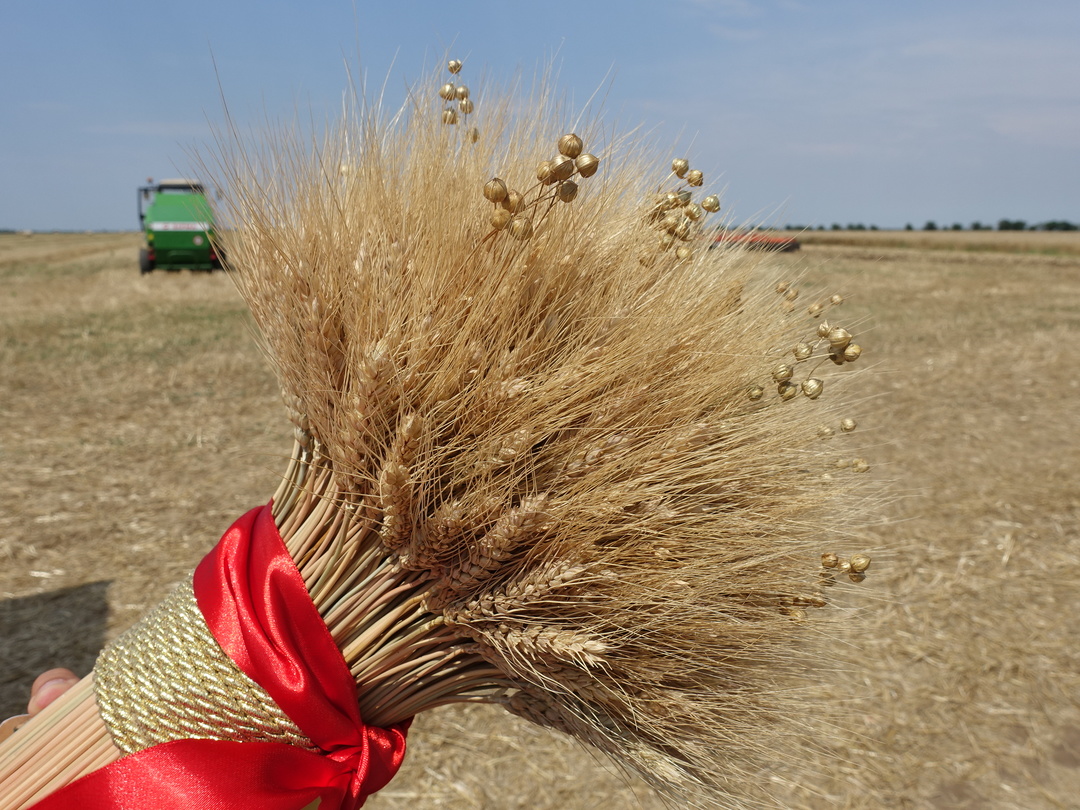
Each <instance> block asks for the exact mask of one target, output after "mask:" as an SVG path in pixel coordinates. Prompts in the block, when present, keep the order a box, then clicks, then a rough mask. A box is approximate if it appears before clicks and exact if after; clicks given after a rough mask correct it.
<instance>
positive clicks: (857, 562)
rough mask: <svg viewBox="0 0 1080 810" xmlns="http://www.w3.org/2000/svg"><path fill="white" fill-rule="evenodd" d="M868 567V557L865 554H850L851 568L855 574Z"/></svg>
mask: <svg viewBox="0 0 1080 810" xmlns="http://www.w3.org/2000/svg"><path fill="white" fill-rule="evenodd" d="M869 567H870V558H869V557H867V556H866V555H865V554H852V555H851V570H852V571H854V572H855V573H856V574H861V573H863V572H864V571H865V570H866V569H867V568H869Z"/></svg>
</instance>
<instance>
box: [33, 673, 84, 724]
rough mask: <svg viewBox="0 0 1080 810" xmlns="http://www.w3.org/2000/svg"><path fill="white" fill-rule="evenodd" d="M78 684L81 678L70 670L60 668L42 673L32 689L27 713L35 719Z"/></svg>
mask: <svg viewBox="0 0 1080 810" xmlns="http://www.w3.org/2000/svg"><path fill="white" fill-rule="evenodd" d="M78 682H79V676H78V675H76V674H75V673H74V672H72V671H71V670H70V669H63V668H58V669H50V670H47V671H45V672H42V673H41V674H40V675H38V676H37V678H35V679H34V684H33V686H31V687H30V702H29V703H28V704H27V706H26V713H27V714H29V715H30V716H31V717H33V716H34V715H35V714H37V713H38V712H40V711H41V710H42V709H44V708H45V707H46V706H48V705H49V704H50V703H52V702H53V701H54V700H56V699H57V698H58V697H60V695H62V694H64V692H66V691H67V690H68V689H70V688H71V687H73V686H74V685H75V684H77V683H78Z"/></svg>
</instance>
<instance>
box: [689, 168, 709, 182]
mask: <svg viewBox="0 0 1080 810" xmlns="http://www.w3.org/2000/svg"><path fill="white" fill-rule="evenodd" d="M686 182H687V183H689V184H690V185H692V186H700V185H701V184H702V183H704V182H705V175H703V174H702V173H701V172H700V171H698V170H697V169H691V170H690V171H688V172H687V173H686Z"/></svg>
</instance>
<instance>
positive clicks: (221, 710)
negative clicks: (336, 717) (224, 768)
mask: <svg viewBox="0 0 1080 810" xmlns="http://www.w3.org/2000/svg"><path fill="white" fill-rule="evenodd" d="M94 686H95V692H96V697H97V703H98V709H99V711H100V713H101V717H102V719H103V720H104V721H105V724H106V726H108V728H109V731H110V733H111V734H112V737H113V741H114V742H115V744H116V747H117V748H119V749H120V750H121V751H124V752H125V753H129V754H130V753H134V752H135V751H141V750H142V749H144V748H149V747H150V746H152V745H156V744H158V743H164V742H170V741H173V740H182V739H207V740H233V741H237V742H281V743H288V744H289V745H296V746H299V747H301V748H306V749H308V750H311V751H314V750H317V749H316V747H315V746H314V745H313V744H312V742H311V740H309V739H308V738H307V737H305V736H304V734H303V732H301V731H300V729H299V728H297V726H296V724H295V723H293V722H292V720H290V719H289V718H288V716H286V715H285V713H284V712H283V711H282V710H281V708H280V707H278V706H277V704H276V703H274V701H273V699H272V698H271V697H270V695H269V694H267V693H266V691H265V690H263V689H262V688H261V687H260V686H259V685H258V684H256V683H255V682H254V681H252V680H251V679H250V678H249V677H248V676H247V675H245V674H244V673H243V672H241V671H240V670H239V669H238V668H237V666H236V665H235V664H234V663H233V662H232V661H231V660H230V659H229V657H228V655H226V654H225V652H224V651H223V650H222V649H221V647H220V646H218V643H217V642H216V641H215V640H214V637H213V635H211V633H210V630H209V628H207V626H206V622H205V620H204V619H203V616H202V613H200V612H199V607H198V603H197V602H196V600H195V593H194V591H193V590H192V584H191V578H190V577H189V578H188V580H187V581H186V582H184V583H183V584H182V585H180V586H179V587H178V588H177V589H176V590H175V591H173V592H172V594H170V595H169V596H168V597H166V598H165V600H164V601H163V602H162V603H161V604H160V605H158V606H157V608H155V609H154V610H153V611H152V612H151V613H150V614H148V615H147V616H146V617H145V618H144V619H143V620H142V621H140V622H139V623H138V624H137V625H135V626H134V627H132V628H131V629H130V630H128V631H127V632H126V633H124V634H123V635H122V636H120V637H119V638H118V639H117V640H116V641H114V642H113V643H112V644H111V645H109V646H108V647H106V648H105V650H104V651H103V652H102V653H101V655H100V656H99V657H98V660H97V664H96V665H95V666H94Z"/></svg>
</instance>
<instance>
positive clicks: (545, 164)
mask: <svg viewBox="0 0 1080 810" xmlns="http://www.w3.org/2000/svg"><path fill="white" fill-rule="evenodd" d="M536 179H537V180H539V181H540V182H541V183H543V184H544V185H545V186H550V185H551V184H552V183H554V182H555V178H554V177H552V176H551V161H550V160H545V161H541V163H540V165H539V166H537V167H536Z"/></svg>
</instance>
